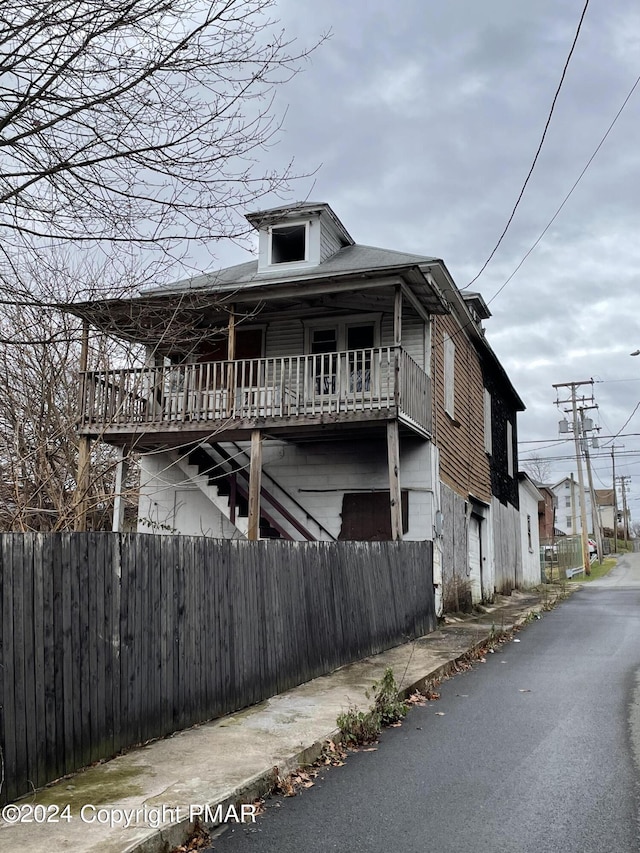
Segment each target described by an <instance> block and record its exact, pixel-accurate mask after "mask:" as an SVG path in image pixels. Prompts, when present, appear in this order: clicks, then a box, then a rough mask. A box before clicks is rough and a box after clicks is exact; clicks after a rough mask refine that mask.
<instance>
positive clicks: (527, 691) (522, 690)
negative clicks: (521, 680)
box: [518, 689, 531, 693]
mask: <svg viewBox="0 0 640 853" xmlns="http://www.w3.org/2000/svg"><path fill="white" fill-rule="evenodd" d="M518 692H519V693H531V691H530V690H527V689H521V690H519V691H518Z"/></svg>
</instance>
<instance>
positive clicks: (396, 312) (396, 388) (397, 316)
mask: <svg viewBox="0 0 640 853" xmlns="http://www.w3.org/2000/svg"><path fill="white" fill-rule="evenodd" d="M401 346H402V285H400V284H397V285H396V292H395V298H394V301H393V347H394V352H393V403H394V406H395V407H396V412H397V411H398V409H399V408H400V404H401V402H402V401H401V399H400V347H401Z"/></svg>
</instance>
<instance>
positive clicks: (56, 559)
mask: <svg viewBox="0 0 640 853" xmlns="http://www.w3.org/2000/svg"><path fill="white" fill-rule="evenodd" d="M0 549H1V550H0V560H1V562H0V605H1V611H0V616H1V619H2V623H1V625H0V642H1V647H0V703H1V726H0V745H1V746H2V755H3V761H4V786H3V788H2V791H1V792H0V799H1V800H2V801H3V802H6V801H10V800H13V799H15V798H16V797H18V796H20V795H22V794H25V793H27V792H29V791H30V790H32V787H40V786H42V785H44V784H46V783H47V782H49V781H51V780H52V779H56V778H58V777H60V776H62V775H64V774H65V773H70V772H72V771H74V770H76V769H78V768H80V767H83V766H86V765H88V764H90V763H91V762H93V761H96V760H98V759H102V758H109V757H110V756H113V755H114V754H116V753H117V752H119V751H120V750H122V749H124V748H126V747H130V746H132V745H134V744H138V743H141V742H144V741H146V740H149V739H151V738H157V737H161V736H163V735H167V734H169V733H171V732H174V731H176V730H179V729H183V728H185V727H187V726H190V725H193V724H194V723H197V722H202V721H204V720H208V719H212V718H215V717H218V716H221V715H223V714H226V713H229V712H231V711H234V710H237V709H238V708H242V707H246V706H248V705H251V704H253V703H255V702H259V701H261V700H263V699H266V698H268V697H269V696H273V695H275V694H277V693H279V692H281V691H283V690H286V689H288V688H290V687H293V686H295V685H296V684H300V683H302V682H304V681H307V680H309V679H311V678H314V677H316V676H318V675H321V674H323V673H327V672H330V671H331V670H333V669H335V668H336V667H339V666H341V665H342V664H345V663H348V662H350V661H354V660H357V659H359V658H361V657H365V656H367V655H370V654H373V653H376V652H379V651H382V650H383V649H385V648H389V647H391V646H393V645H396V644H398V643H401V642H403V641H406V640H407V639H410V638H413V637H416V636H420V635H422V634H425V633H427V632H429V631H431V630H433V629H434V627H435V624H436V618H435V607H434V594H433V572H432V549H431V543H429V542H399V543H393V542H287V541H268V542H266V541H265V542H246V541H230V540H215V539H205V538H196V537H186V536H185V537H179V536H154V535H151V534H129V535H126V534H116V533H61V534H39V533H34V534H9V533H8V534H0Z"/></svg>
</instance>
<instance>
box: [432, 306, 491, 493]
mask: <svg viewBox="0 0 640 853" xmlns="http://www.w3.org/2000/svg"><path fill="white" fill-rule="evenodd" d="M445 333H446V334H448V335H449V336H450V337H452V338H453V340H454V343H455V383H454V391H455V397H454V420H452V419H451V418H450V417H449V415H447V414H446V412H445V407H444V393H445V389H444V347H443V340H444V334H445ZM431 375H432V377H433V393H434V434H435V441H436V444H437V445H438V447H439V450H440V479H441V480H442V482H443V484H445V485H446V486H448V487H449V488H450V489H452V490H453V491H455V492H457V494H458V495H460V496H461V497H463V499H466V498H467V496H468V495H469V494H472V495H474V496H475V497H477V498H478V499H479V500H481V501H485V502H486V503H489V501H490V500H491V474H490V470H489V461H488V458H487V454H486V453H485V451H484V386H483V380H482V370H481V367H480V360H479V358H478V355H477V353H476V351H475V349H474V348H473V346H472V344H471V343H470V342H469V341H468V340H467V338H466V336H465V335H464V334H460V327H459V325H458V324H457V323H456V321H455V320H454V319H453V318H452V317H451V316H449V315H438V316H436V317H435V318H434V338H433V369H432V372H431Z"/></svg>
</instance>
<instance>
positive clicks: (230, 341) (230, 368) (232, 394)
mask: <svg viewBox="0 0 640 853" xmlns="http://www.w3.org/2000/svg"><path fill="white" fill-rule="evenodd" d="M235 358H236V315H235V305H231V306H230V308H229V327H228V336H227V362H232V361H235ZM234 368H235V366H234V365H233V364H227V394H228V397H229V403H228V406H227V410H228V412H229V413H231V412H233V411H235V407H236V379H235V369H234Z"/></svg>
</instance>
